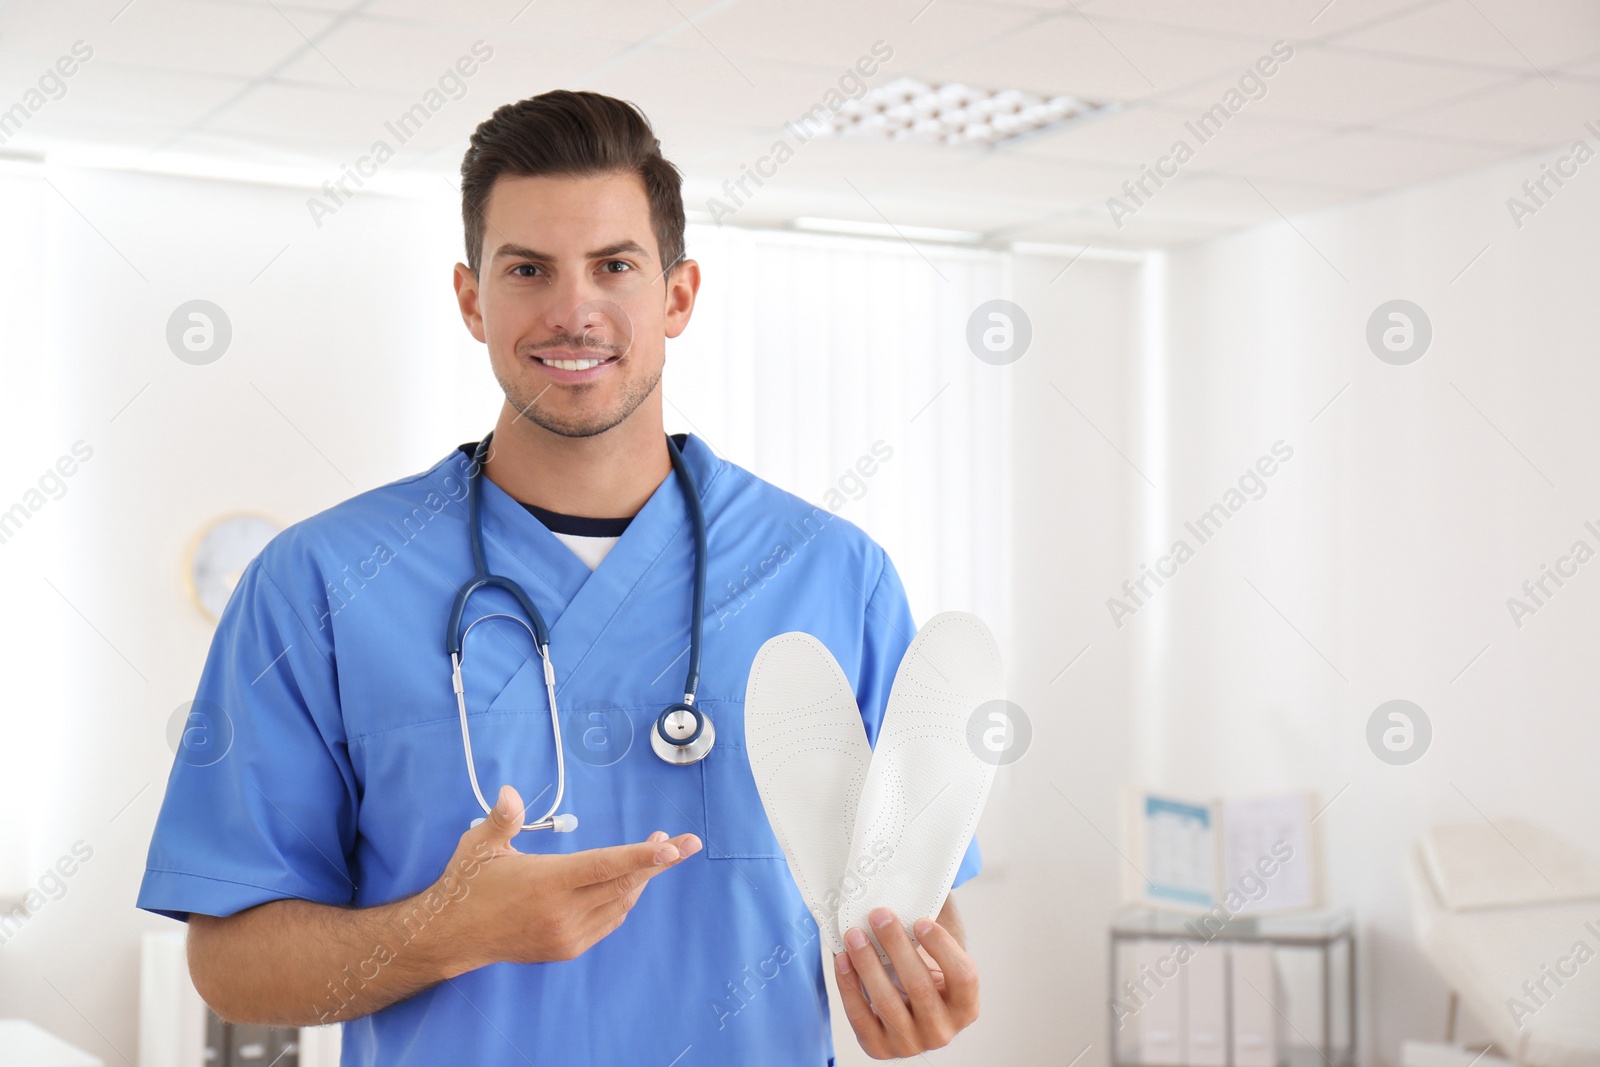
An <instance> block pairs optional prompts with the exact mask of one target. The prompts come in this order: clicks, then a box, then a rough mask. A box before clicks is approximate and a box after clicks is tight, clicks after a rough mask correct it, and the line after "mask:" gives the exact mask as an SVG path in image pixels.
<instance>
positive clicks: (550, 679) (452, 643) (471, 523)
mask: <svg viewBox="0 0 1600 1067" xmlns="http://www.w3.org/2000/svg"><path fill="white" fill-rule="evenodd" d="M493 439H494V434H492V433H491V434H489V435H488V436H486V437H485V438H484V439H483V440H482V441H480V442H479V443H478V447H477V449H476V450H475V451H474V452H473V456H472V464H473V467H472V474H471V476H470V478H469V479H468V492H467V526H468V529H469V531H470V536H469V539H470V541H471V543H472V567H473V575H472V578H471V580H470V581H468V582H467V583H466V584H465V585H463V586H461V587H460V589H458V590H457V591H456V596H455V601H454V603H453V604H452V605H451V608H450V627H449V631H448V634H447V636H446V641H445V644H446V651H448V652H449V654H450V684H451V688H452V689H453V690H454V691H455V696H456V712H457V714H458V716H459V717H460V720H461V747H462V750H463V751H464V752H465V754H466V761H467V777H468V779H469V780H470V781H471V783H472V795H473V796H474V797H475V798H476V799H477V801H478V806H479V807H480V808H482V809H483V813H484V815H485V816H487V815H488V814H489V813H490V812H491V811H492V810H493V809H492V806H491V805H490V803H489V801H488V799H487V798H485V797H484V795H483V789H482V787H481V786H480V785H479V784H478V771H477V767H476V764H475V763H474V761H473V758H472V731H471V728H470V727H469V726H468V724H467V696H466V687H465V686H464V685H463V683H462V680H461V664H462V663H463V661H464V660H465V659H466V653H465V649H466V642H467V634H469V633H471V632H472V628H473V627H474V626H476V625H478V623H480V622H483V621H484V620H485V619H496V618H504V619H511V620H512V621H514V622H517V623H519V624H521V625H522V627H523V628H524V629H526V630H527V631H528V634H529V636H531V637H532V638H533V642H534V646H535V647H536V648H537V649H538V651H539V658H540V660H541V661H542V663H543V666H544V684H545V693H546V696H547V698H548V702H549V705H550V732H551V736H552V737H553V738H554V740H555V746H556V753H555V754H556V794H555V797H554V799H553V800H552V801H551V804H550V807H549V808H548V809H546V810H545V813H544V814H543V815H541V816H540V817H539V818H538V819H535V820H534V821H533V822H531V823H524V824H523V826H522V829H524V830H562V829H569V830H570V829H574V828H575V827H576V825H577V822H576V820H575V819H573V818H572V816H570V815H561V816H558V815H556V810H557V809H558V808H560V807H561V801H562V798H563V796H564V795H565V793H566V784H567V764H566V755H565V750H564V746H563V745H562V741H561V713H560V710H559V709H558V707H557V704H556V671H555V666H554V663H553V661H552V660H551V658H550V628H549V627H548V626H547V625H545V621H544V616H543V615H542V614H540V612H539V609H538V608H537V607H536V606H535V605H534V603H533V598H532V597H530V596H528V594H527V592H526V591H525V590H524V589H523V588H522V586H521V585H519V584H518V583H517V582H515V581H513V580H511V579H510V578H507V577H505V576H504V575H497V574H491V573H490V572H489V565H488V560H487V556H486V555H485V553H484V548H483V477H484V474H483V470H484V466H485V464H486V463H487V461H488V458H489V445H490V442H491V441H492V440H493ZM667 453H668V456H669V457H670V458H671V460H672V468H673V472H674V473H675V474H676V476H677V479H678V483H679V485H680V487H681V488H682V490H683V495H684V503H685V506H686V507H687V509H688V511H689V518H690V521H691V522H692V524H693V526H694V543H695V553H694V592H693V608H692V610H693V614H692V615H691V616H690V624H689V669H688V674H687V677H686V678H685V679H684V683H683V690H684V693H683V703H684V705H685V706H686V707H688V708H693V706H694V700H695V694H696V692H698V690H699V687H700V638H701V630H702V628H703V625H704V618H705V599H706V519H705V512H704V509H703V508H702V507H701V505H700V496H699V491H698V489H697V487H696V486H695V483H694V477H693V475H692V474H691V473H690V471H689V466H688V464H687V463H686V462H684V458H683V454H682V453H681V452H680V451H679V450H678V446H677V444H676V443H675V442H674V441H673V440H672V438H671V437H668V438H667ZM490 588H494V589H503V590H505V591H506V592H507V593H510V594H511V596H512V597H513V598H514V599H515V600H516V601H517V605H518V606H519V607H520V608H522V610H523V611H524V612H525V613H526V616H527V617H526V619H519V618H517V617H516V616H515V615H511V614H508V613H506V612H496V613H493V614H490V615H483V616H480V617H479V618H476V619H474V620H472V622H470V623H468V624H467V626H466V627H465V628H463V627H462V625H461V623H462V619H463V617H464V616H465V615H466V610H467V602H468V601H469V600H471V598H472V594H473V593H476V592H478V591H479V590H480V589H490ZM669 710H670V709H669ZM663 714H665V713H663ZM694 714H695V715H696V716H697V717H698V718H699V721H700V723H701V727H700V728H697V729H696V730H695V735H694V736H695V737H696V738H698V737H699V736H700V733H701V729H703V727H704V722H705V720H704V718H703V716H704V714H705V713H704V712H700V711H695V712H694ZM691 740H693V738H691Z"/></svg>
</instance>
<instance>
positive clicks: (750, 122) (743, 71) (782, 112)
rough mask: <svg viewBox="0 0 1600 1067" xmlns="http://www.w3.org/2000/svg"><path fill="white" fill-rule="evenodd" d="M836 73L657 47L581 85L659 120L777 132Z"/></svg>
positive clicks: (831, 85)
mask: <svg viewBox="0 0 1600 1067" xmlns="http://www.w3.org/2000/svg"><path fill="white" fill-rule="evenodd" d="M837 83H838V75H837V74H835V73H834V72H833V71H831V70H819V69H818V68H816V67H812V66H810V65H805V66H797V65H790V64H779V63H763V62H757V61H755V60H751V59H748V58H739V57H736V56H724V55H718V54H717V53H715V52H712V51H710V50H708V49H696V48H676V47H662V48H654V49H651V50H650V51H648V52H644V53H641V54H639V55H635V56H630V57H627V58H626V59H624V60H623V61H621V62H619V63H617V64H615V65H612V66H610V67H609V68H607V69H606V70H605V71H604V73H602V74H600V75H598V76H596V77H594V78H593V79H592V81H591V83H590V84H589V85H588V86H587V88H590V89H593V90H595V91H596V92H602V93H609V94H611V95H613V96H619V97H621V98H623V99H624V100H631V101H633V102H634V103H636V104H638V105H639V106H640V107H642V108H643V109H644V112H645V114H646V115H648V116H650V118H651V120H652V121H653V122H655V123H656V124H657V125H662V124H663V120H675V121H682V122H698V121H701V120H703V119H705V118H708V117H714V118H715V119H716V120H717V121H719V122H725V123H733V124H735V125H743V126H753V127H756V128H760V129H770V130H773V131H777V130H779V129H780V128H781V127H782V125H783V124H784V123H785V122H788V121H790V120H794V119H798V118H799V117H800V116H802V115H804V114H805V113H806V112H807V111H809V110H810V109H811V108H813V107H816V106H817V105H818V104H820V103H822V101H823V98H824V97H825V96H826V95H827V94H828V93H829V92H830V91H831V90H835V89H836V87H837Z"/></svg>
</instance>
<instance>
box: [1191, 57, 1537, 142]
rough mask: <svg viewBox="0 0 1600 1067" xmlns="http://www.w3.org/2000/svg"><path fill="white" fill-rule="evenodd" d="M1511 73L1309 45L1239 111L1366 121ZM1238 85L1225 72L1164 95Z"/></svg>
mask: <svg viewBox="0 0 1600 1067" xmlns="http://www.w3.org/2000/svg"><path fill="white" fill-rule="evenodd" d="M1507 80H1508V77H1507V74H1506V73H1505V72H1501V71H1491V70H1477V69H1465V68H1458V67H1448V66H1442V65H1439V64H1431V63H1420V62H1411V61H1401V60H1393V59H1383V58H1378V57H1373V56H1369V55H1365V54H1359V53H1350V52H1341V51H1338V50H1335V49H1331V48H1323V47H1321V46H1318V45H1308V46H1305V47H1300V48H1296V49H1295V53H1294V56H1293V58H1291V59H1289V60H1288V61H1286V62H1285V63H1283V64H1282V65H1281V66H1280V67H1279V68H1278V69H1277V71H1276V73H1275V74H1274V75H1273V76H1272V77H1271V78H1268V79H1265V81H1264V84H1265V86H1266V90H1265V94H1264V95H1263V96H1261V98H1260V99H1254V100H1248V101H1246V102H1245V103H1244V105H1243V107H1241V108H1240V109H1239V113H1240V114H1248V115H1250V116H1251V117H1252V118H1265V119H1278V120H1287V121H1309V122H1317V123H1323V124H1327V125H1365V124H1367V123H1371V122H1375V121H1378V120H1380V119H1383V118H1386V117H1388V116H1390V115H1396V114H1402V113H1404V112H1408V111H1414V110H1417V109H1419V108H1424V107H1428V106H1430V105H1433V104H1438V103H1440V102H1442V101H1445V100H1449V99H1451V98H1453V97H1457V96H1462V95H1464V94H1466V93H1470V92H1473V91H1475V90H1479V89H1483V88H1486V87H1487V86H1489V85H1492V84H1495V83H1496V82H1504V81H1507ZM1235 88H1237V80H1236V79H1233V78H1219V79H1216V80H1214V81H1211V82H1208V83H1205V84H1200V85H1195V86H1192V87H1189V88H1187V89H1185V90H1183V91H1181V92H1176V93H1172V94H1169V95H1168V96H1166V97H1164V98H1163V99H1162V103H1165V104H1181V105H1184V106H1185V107H1200V108H1209V107H1211V106H1212V105H1214V104H1217V103H1218V102H1219V101H1221V100H1223V97H1224V94H1225V93H1227V92H1228V91H1229V90H1230V89H1235Z"/></svg>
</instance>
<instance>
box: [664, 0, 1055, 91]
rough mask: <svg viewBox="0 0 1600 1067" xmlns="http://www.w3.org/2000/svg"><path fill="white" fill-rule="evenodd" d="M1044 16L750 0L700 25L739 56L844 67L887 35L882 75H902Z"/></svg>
mask: <svg viewBox="0 0 1600 1067" xmlns="http://www.w3.org/2000/svg"><path fill="white" fill-rule="evenodd" d="M919 8H921V11H920V13H919V11H918V9H919ZM1041 17H1042V16H1041V15H1040V14H1039V13H1037V12H1031V11H1025V10H1021V9H1005V8H976V7H969V6H965V5H952V4H944V3H934V4H926V0H901V2H897V3H894V4H885V3H878V4H862V3H861V2H860V0H810V2H808V3H804V4H770V3H768V4H762V3H742V4H733V5H729V6H726V7H724V8H723V9H722V10H720V11H718V12H716V13H714V14H712V15H710V16H708V17H706V18H705V19H703V20H701V21H700V22H699V23H698V26H699V33H700V34H703V38H702V40H701V41H700V42H698V43H703V44H705V46H706V47H708V48H715V49H719V50H721V51H724V52H727V53H729V54H730V55H735V56H748V57H751V58H757V59H770V60H778V61H783V62H791V63H792V62H798V63H811V64H814V65H816V66H818V67H823V68H839V69H840V70H843V69H844V68H846V67H849V66H852V65H854V64H855V63H856V62H857V61H858V60H860V59H862V58H866V59H869V60H870V59H873V58H874V56H873V53H872V49H873V47H874V45H876V44H878V43H879V42H882V44H883V46H884V50H885V51H889V52H892V57H891V58H889V59H888V60H886V61H884V62H885V65H886V66H887V68H888V69H889V70H890V71H891V72H892V73H890V74H887V75H883V76H880V77H896V76H898V75H900V74H903V73H907V72H916V71H919V70H920V69H921V68H922V67H924V66H925V65H928V64H932V63H934V62H937V61H939V60H942V59H944V58H946V57H947V56H949V55H950V54H951V53H952V52H957V51H962V50H966V49H970V48H972V47H973V46H975V45H979V44H981V43H983V42H985V41H989V40H994V39H998V38H1000V37H1002V36H1004V35H1007V34H1010V33H1012V32H1014V31H1017V30H1019V29H1022V28H1023V27H1025V26H1028V25H1029V24H1031V23H1033V22H1035V21H1038V20H1039V19H1040V18H1041ZM674 43H675V44H679V45H682V46H690V45H693V44H695V43H697V42H695V41H694V40H693V39H691V38H688V37H685V38H684V39H682V40H680V41H676V42H674ZM988 87H990V88H998V86H988Z"/></svg>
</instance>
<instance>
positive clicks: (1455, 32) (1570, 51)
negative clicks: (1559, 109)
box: [1334, 0, 1596, 71]
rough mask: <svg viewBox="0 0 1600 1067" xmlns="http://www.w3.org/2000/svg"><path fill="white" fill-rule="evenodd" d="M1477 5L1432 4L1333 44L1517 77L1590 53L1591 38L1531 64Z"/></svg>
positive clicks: (1570, 41) (1572, 42) (1574, 40)
mask: <svg viewBox="0 0 1600 1067" xmlns="http://www.w3.org/2000/svg"><path fill="white" fill-rule="evenodd" d="M1478 2H1480V0H1475V2H1474V4H1466V3H1449V4H1434V5H1432V6H1429V7H1425V8H1422V9H1421V10H1418V11H1413V12H1408V13H1406V14H1403V15H1400V16H1399V17H1397V18H1394V19H1390V20H1388V21H1386V22H1383V23H1381V24H1379V25H1377V26H1373V27H1371V28H1368V29H1363V30H1356V31H1354V32H1351V33H1344V34H1340V35H1339V36H1338V37H1336V38H1335V39H1334V43H1336V44H1337V45H1338V46H1339V47H1341V48H1351V49H1363V50H1367V51H1372V52H1381V53H1385V54H1388V55H1400V56H1410V57H1417V58H1424V59H1437V60H1450V61H1455V62H1460V63H1478V64H1485V65H1488V66H1496V67H1504V68H1506V69H1507V70H1519V71H1521V70H1529V69H1530V62H1545V63H1550V62H1553V61H1554V60H1555V59H1556V58H1557V57H1559V58H1560V59H1572V58H1574V57H1576V56H1577V55H1579V54H1582V53H1585V52H1588V51H1592V50H1593V47H1594V41H1595V40H1596V37H1595V36H1591V37H1590V38H1589V44H1588V45H1587V47H1584V42H1583V40H1582V39H1580V38H1569V39H1568V41H1567V44H1566V47H1565V48H1564V49H1561V50H1559V51H1558V52H1556V53H1553V54H1552V55H1550V56H1546V57H1545V58H1544V59H1543V60H1531V59H1530V56H1529V54H1528V53H1527V51H1526V50H1525V49H1524V50H1522V51H1519V50H1518V46H1517V45H1516V43H1515V38H1514V37H1508V36H1507V35H1505V34H1504V33H1502V32H1501V30H1500V28H1497V26H1496V25H1495V24H1494V22H1492V21H1491V20H1490V19H1489V18H1486V17H1485V12H1484V9H1483V8H1481V7H1479V6H1475V5H1476V4H1477V3H1478ZM1591 6H1592V5H1591ZM1561 52H1565V53H1566V54H1564V55H1563V54H1560V53H1561Z"/></svg>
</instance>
